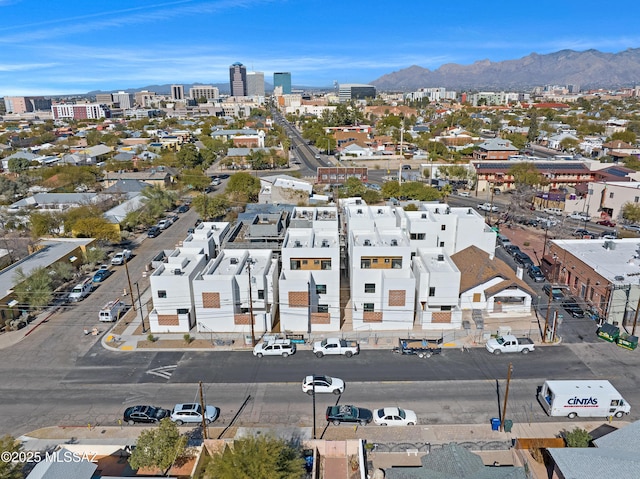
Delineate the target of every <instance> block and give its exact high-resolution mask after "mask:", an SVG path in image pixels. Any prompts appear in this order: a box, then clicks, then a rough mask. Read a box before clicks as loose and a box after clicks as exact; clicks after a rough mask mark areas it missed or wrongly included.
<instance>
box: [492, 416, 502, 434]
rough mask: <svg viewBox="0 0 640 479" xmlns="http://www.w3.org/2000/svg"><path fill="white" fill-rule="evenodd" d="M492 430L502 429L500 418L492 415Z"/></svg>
mask: <svg viewBox="0 0 640 479" xmlns="http://www.w3.org/2000/svg"><path fill="white" fill-rule="evenodd" d="M491 430H492V431H499V430H500V418H498V417H492V418H491Z"/></svg>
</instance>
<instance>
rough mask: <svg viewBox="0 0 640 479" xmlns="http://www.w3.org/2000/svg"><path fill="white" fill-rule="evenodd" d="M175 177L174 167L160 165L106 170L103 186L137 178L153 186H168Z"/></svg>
mask: <svg viewBox="0 0 640 479" xmlns="http://www.w3.org/2000/svg"><path fill="white" fill-rule="evenodd" d="M174 179H175V178H174V174H173V169H172V168H167V167H164V166H159V167H156V168H151V169H149V170H145V171H106V172H105V176H104V179H103V180H102V185H103V188H109V187H111V186H113V185H114V184H116V183H117V182H118V181H120V180H136V181H142V182H145V183H148V184H150V185H152V186H159V187H160V188H167V187H169V186H170V185H171V184H172V183H173V181H174Z"/></svg>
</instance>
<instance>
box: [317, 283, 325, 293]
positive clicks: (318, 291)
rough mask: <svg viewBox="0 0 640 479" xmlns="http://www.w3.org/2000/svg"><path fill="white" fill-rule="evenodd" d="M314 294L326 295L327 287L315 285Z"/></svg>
mask: <svg viewBox="0 0 640 479" xmlns="http://www.w3.org/2000/svg"><path fill="white" fill-rule="evenodd" d="M316 294H327V285H326V284H316Z"/></svg>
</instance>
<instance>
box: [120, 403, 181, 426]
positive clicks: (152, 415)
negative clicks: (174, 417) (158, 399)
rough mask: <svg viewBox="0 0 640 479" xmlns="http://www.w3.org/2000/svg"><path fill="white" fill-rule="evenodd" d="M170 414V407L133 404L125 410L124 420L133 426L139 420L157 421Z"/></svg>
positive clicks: (146, 421) (145, 421)
mask: <svg viewBox="0 0 640 479" xmlns="http://www.w3.org/2000/svg"><path fill="white" fill-rule="evenodd" d="M170 415H171V410H170V409H163V408H161V407H156V406H142V405H140V406H131V407H128V408H127V409H125V410H124V422H126V423H127V424H129V425H131V426H133V425H134V424H135V423H137V422H142V423H147V424H148V423H156V422H160V421H161V420H162V419H164V418H165V417H169V416H170Z"/></svg>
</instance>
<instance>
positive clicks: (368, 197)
mask: <svg viewBox="0 0 640 479" xmlns="http://www.w3.org/2000/svg"><path fill="white" fill-rule="evenodd" d="M361 196H362V199H363V200H364V201H366V202H367V204H368V205H373V204H376V203H379V202H380V201H381V200H382V195H381V194H380V193H379V192H378V191H376V190H372V189H370V188H367V189H366V191H365V192H364V193H362V195H361Z"/></svg>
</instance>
